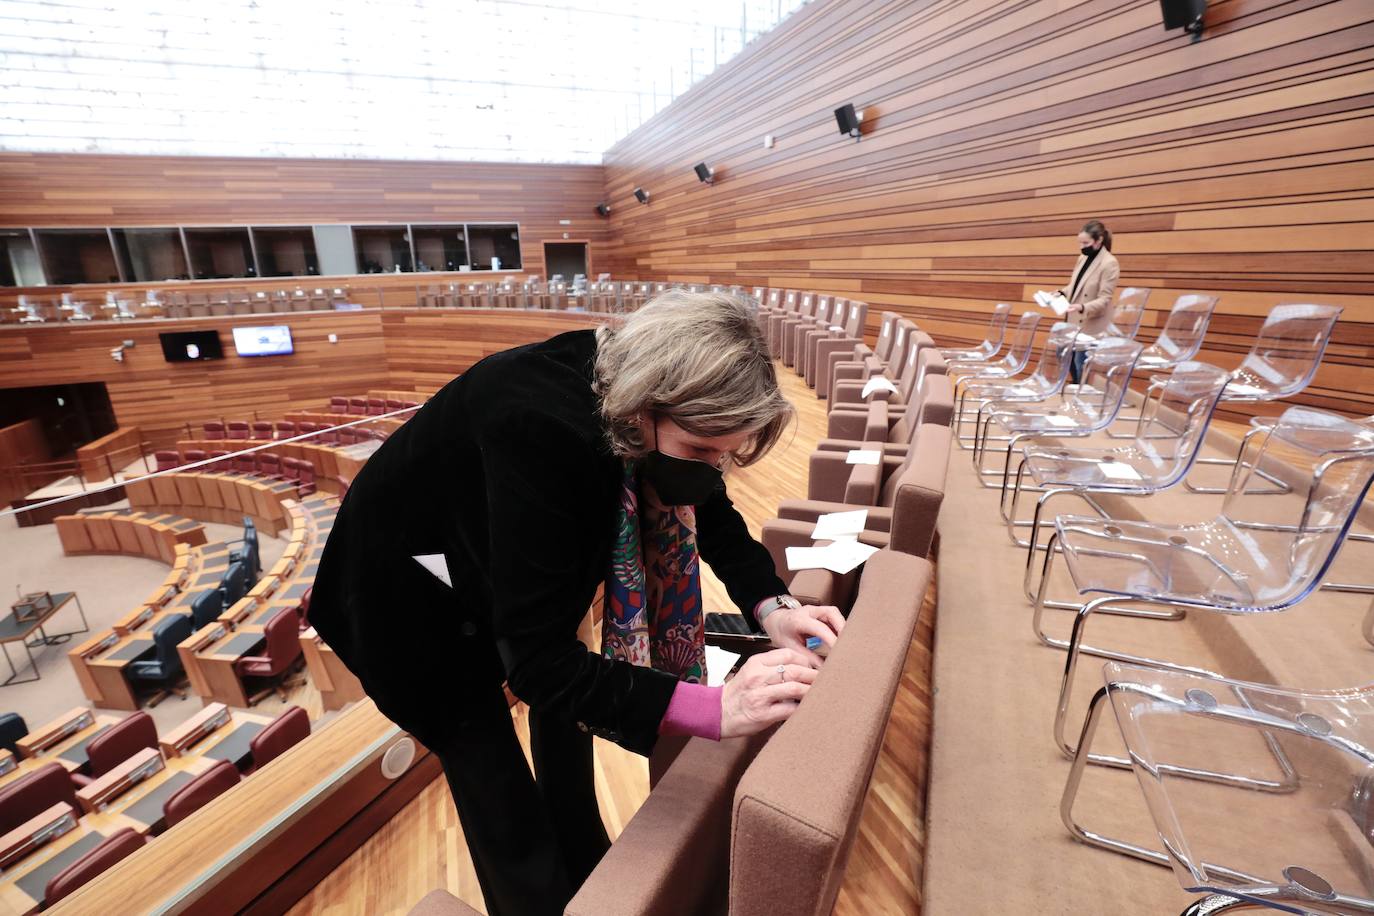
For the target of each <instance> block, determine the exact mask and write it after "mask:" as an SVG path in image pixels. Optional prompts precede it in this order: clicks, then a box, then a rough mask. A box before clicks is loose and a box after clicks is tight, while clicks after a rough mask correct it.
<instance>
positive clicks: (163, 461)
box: [153, 449, 181, 471]
mask: <svg viewBox="0 0 1374 916" xmlns="http://www.w3.org/2000/svg"><path fill="white" fill-rule="evenodd" d="M153 457H154V458H156V459H157V469H158V470H159V471H170V470H171V469H172V468H179V467H181V455H180V454H179V453H178V452H174V451H171V450H170V449H158V450H157V451H155V452H153Z"/></svg>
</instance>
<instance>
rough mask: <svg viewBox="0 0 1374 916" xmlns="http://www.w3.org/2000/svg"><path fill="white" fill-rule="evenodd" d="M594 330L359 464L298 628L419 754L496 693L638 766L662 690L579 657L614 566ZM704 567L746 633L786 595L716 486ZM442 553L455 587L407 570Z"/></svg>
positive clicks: (703, 523) (620, 667)
mask: <svg viewBox="0 0 1374 916" xmlns="http://www.w3.org/2000/svg"><path fill="white" fill-rule="evenodd" d="M595 353H596V339H595V334H594V332H592V331H573V332H570V333H567V334H561V335H559V336H557V337H554V338H551V339H550V340H547V341H544V342H543V343H538V344H531V345H528V346H523V347H516V348H515V349H512V350H507V351H505V352H502V353H497V354H494V355H492V356H490V357H488V358H486V359H484V360H482V361H481V362H479V363H477V364H476V365H475V366H473V367H472V369H471V370H469V371H468V372H467V373H466V374H464V375H462V376H460V377H459V378H457V379H454V380H453V381H452V382H450V383H449V384H447V385H445V386H444V388H443V389H442V390H441V391H439V392H438V394H436V395H435V396H434V397H433V398H431V399H430V400H429V401H428V402H427V403H426V404H425V405H424V406H423V407H421V408H420V409H419V410H418V411H416V412H415V414H414V416H412V418H411V419H410V420H409V421H408V422H406V424H405V425H404V426H402V427H401V428H400V429H399V430H398V431H397V432H396V433H394V434H393V435H392V436H391V437H390V438H389V439H387V440H386V442H384V443H383V444H382V446H381V448H380V449H378V450H377V452H376V453H375V454H374V455H373V456H372V457H371V458H370V459H369V460H368V462H367V464H366V465H364V467H363V469H362V470H361V471H360V472H359V474H358V477H357V479H356V480H354V481H353V485H352V487H351V488H350V489H349V491H348V495H347V496H346V497H345V498H344V501H343V504H342V506H341V507H340V509H339V513H338V517H337V519H336V521H335V523H334V528H333V531H332V532H331V533H330V536H329V539H328V541H327V543H326V545H325V549H324V554H323V557H322V559H321V561H320V568H319V573H318V576H317V577H316V579H315V585H314V592H313V593H312V600H311V605H310V621H311V623H312V624H313V625H314V626H315V628H316V629H317V630H318V631H319V633H320V635H321V636H323V637H324V639H325V641H326V642H327V643H329V645H330V646H331V647H333V649H334V650H335V651H336V652H337V653H338V654H339V657H340V658H341V659H342V660H343V661H344V663H345V664H346V665H347V666H348V667H349V668H350V669H351V670H352V671H353V672H354V673H355V674H357V675H358V677H359V678H360V679H361V681H362V683H363V686H364V687H365V688H366V690H367V692H368V695H369V696H371V697H372V698H373V700H374V701H375V702H376V703H377V706H378V707H379V708H380V709H381V711H382V712H383V713H385V714H386V715H387V717H388V718H390V719H391V720H392V721H394V722H396V723H397V724H398V725H400V726H401V727H402V728H405V729H406V730H407V731H410V732H411V733H412V734H414V735H415V736H416V737H417V738H419V739H420V740H421V741H423V742H424V743H425V744H427V745H429V746H430V747H431V748H435V747H439V746H441V745H443V744H444V743H445V742H447V741H449V740H451V739H453V738H454V736H455V735H460V734H461V727H462V725H463V723H464V721H466V719H467V717H468V716H469V715H473V716H476V715H481V714H483V713H478V712H476V711H475V710H476V709H490V704H478V703H472V704H467V703H465V695H474V694H473V692H474V691H490V690H492V689H495V688H498V687H499V685H500V683H501V682H502V681H503V680H505V681H507V682H508V683H509V686H510V689H511V691H512V692H513V693H514V694H515V695H516V696H517V697H519V698H520V699H521V700H524V701H525V702H526V703H528V704H530V706H532V707H541V708H544V709H545V710H548V711H553V712H555V713H556V714H559V715H566V716H567V717H568V718H569V719H571V720H574V721H577V722H579V723H584V724H585V725H586V726H587V727H588V728H589V729H590V730H591V731H593V732H594V733H596V734H598V735H601V736H602V737H605V738H608V739H610V740H612V741H615V742H617V743H619V744H621V745H623V746H624V747H626V748H628V749H630V750H633V751H637V752H639V753H642V754H647V753H649V751H650V750H652V748H653V745H654V741H655V739H656V737H657V734H658V725H659V721H660V720H661V719H662V717H663V713H664V710H665V709H666V708H667V705H668V701H669V699H670V698H671V696H672V692H673V688H674V686H675V683H676V682H675V679H674V678H673V677H672V676H670V675H668V674H664V673H662V672H659V671H654V670H652V669H649V668H644V667H637V666H634V665H631V664H629V663H628V662H622V661H611V660H608V659H605V658H602V657H601V656H600V655H598V654H596V653H594V652H589V651H587V649H586V647H584V646H583V645H582V643H581V642H579V641H578V639H577V635H576V634H577V627H578V623H579V622H580V621H581V619H582V617H583V615H584V614H585V613H586V610H587V608H588V607H589V605H590V604H591V601H592V599H593V597H594V594H595V591H596V588H597V586H598V585H599V584H600V583H601V582H602V581H603V580H604V579H605V576H606V573H607V571H608V568H609V564H610V554H611V546H612V536H613V533H614V527H615V512H616V506H617V501H618V494H617V488H618V487H619V486H620V480H621V475H622V470H621V462H620V460H619V459H618V458H616V457H615V456H614V455H612V454H611V452H610V450H609V447H608V445H607V442H606V437H605V434H604V432H603V427H602V423H601V420H600V417H599V414H598V412H597V398H596V395H595V394H594V393H593V392H592V388H591V384H592V361H593V359H594V357H595ZM697 528H698V531H697V546H698V550H699V553H700V555H701V558H702V559H703V560H704V561H705V562H706V563H708V564H709V565H710V566H711V568H712V569H713V570H714V571H715V573H716V574H717V575H718V576H719V577H720V578H721V580H722V581H723V582H724V583H725V585H726V588H727V589H728V590H729V592H730V597H731V598H732V599H733V600H734V601H735V603H736V604H738V605H739V607H740V608H741V609H743V610H744V611H745V613H746V615H747V616H749V617H750V619H751V622H752V609H753V607H754V605H755V604H757V603H758V602H759V601H760V600H762V599H763V598H766V597H768V596H770V595H776V594H780V593H782V592H784V591H785V586H784V584H783V582H782V580H781V579H779V578H778V576H777V573H776V571H775V570H774V568H773V563H772V559H771V558H770V557H769V554H768V552H767V551H766V550H764V548H763V546H762V545H760V544H759V543H758V542H757V541H755V540H754V539H753V538H752V537H751V536H750V534H749V532H748V529H747V528H746V526H745V524H744V520H743V519H742V518H741V517H740V515H739V513H738V512H737V511H736V510H735V508H734V506H733V505H731V503H730V499H729V497H728V496H727V495H726V493H725V488H724V487H723V486H722V487H721V488H719V489H718V490H717V491H716V492H715V494H714V495H713V496H712V497H711V498H710V499H709V500H707V501H706V502H705V503H704V504H702V505H701V506H699V507H697ZM424 554H443V555H444V557H445V559H446V561H447V564H448V570H449V575H450V577H451V579H452V582H453V587H452V588H449V587H448V586H445V585H444V584H443V583H442V582H440V581H439V580H438V579H437V578H436V577H435V576H434V575H433V574H432V573H430V572H429V571H428V570H426V569H425V568H424V567H422V566H421V565H420V564H419V562H417V561H416V560H415V559H414V557H416V556H419V555H424Z"/></svg>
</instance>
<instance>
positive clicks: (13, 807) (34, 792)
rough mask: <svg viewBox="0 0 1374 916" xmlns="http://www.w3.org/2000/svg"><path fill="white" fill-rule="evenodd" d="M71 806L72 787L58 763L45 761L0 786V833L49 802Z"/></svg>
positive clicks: (30, 815)
mask: <svg viewBox="0 0 1374 916" xmlns="http://www.w3.org/2000/svg"><path fill="white" fill-rule="evenodd" d="M60 802H66V803H67V804H69V805H71V806H72V807H73V808H75V807H76V806H77V805H76V786H75V785H73V784H72V779H71V777H70V776H68V775H67V771H66V770H65V769H63V767H62V764H60V763H48V764H44V765H43V766H41V767H39V768H38V769H36V770H34V771H33V772H32V773H30V774H29V775H27V776H21V777H19V778H18V779H16V780H14V781H13V782H11V783H10V784H9V785H7V786H5V787H4V788H3V789H0V834H5V833H9V832H10V831H11V830H13V829H14V828H15V827H18V826H19V825H20V824H22V823H24V822H25V821H27V820H28V819H29V818H33V817H37V816H38V815H40V814H42V813H43V812H44V811H47V810H48V809H49V808H51V807H52V806H53V805H56V804H58V803H60Z"/></svg>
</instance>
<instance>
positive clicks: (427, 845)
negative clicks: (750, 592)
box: [291, 365, 935, 914]
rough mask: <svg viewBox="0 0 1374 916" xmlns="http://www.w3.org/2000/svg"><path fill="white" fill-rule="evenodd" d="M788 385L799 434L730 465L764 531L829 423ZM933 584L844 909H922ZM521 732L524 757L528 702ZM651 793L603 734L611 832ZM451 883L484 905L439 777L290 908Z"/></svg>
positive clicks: (393, 897) (802, 490) (709, 596)
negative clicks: (756, 458) (742, 464)
mask: <svg viewBox="0 0 1374 916" xmlns="http://www.w3.org/2000/svg"><path fill="white" fill-rule="evenodd" d="M779 374H780V380H781V382H782V385H783V390H784V392H785V393H786V394H787V396H788V397H789V398H790V399H791V401H792V403H793V404H794V405H795V406H796V408H797V424H796V427H795V431H794V434H792V435H789V436H785V437H784V438H783V441H782V443H781V444H780V445H779V446H778V447H777V448H776V449H775V450H774V451H773V453H772V454H770V455H769V456H768V457H767V458H766V459H765V460H764V461H763V462H761V463H760V464H759V465H756V466H754V467H751V468H744V469H736V470H734V471H732V472H730V474H729V476H728V478H727V481H728V484H729V491H730V497H731V499H732V500H733V501H734V503H735V505H736V506H737V507H738V508H739V510H740V512H741V514H742V515H743V516H744V518H745V519H746V520H747V521H748V523H749V526H750V529H751V530H752V531H753V532H754V534H755V535H756V536H757V535H758V533H759V529H760V527H761V526H762V523H763V522H764V521H765V520H766V519H769V518H772V517H773V516H774V515H775V514H776V511H775V510H776V507H777V504H778V502H779V501H781V500H783V499H787V498H791V497H797V496H805V494H806V477H807V459H808V457H809V456H810V454H811V451H812V448H813V447H814V445H815V443H816V442H817V440H819V439H820V438H823V436H824V431H825V402H824V401H819V400H817V399H816V396H815V393H814V392H812V391H811V389H809V388H807V387H806V385H805V384H804V383H803V382H802V381H801V380H800V379H798V378H797V376H796V375H795V373H793V372H792V370H791V369H787V368H785V367H783V366H781V365H779ZM702 585H703V590H704V592H705V598H706V606H707V608H708V609H710V610H729V609H731V608H733V605H732V604H731V603H730V600H729V598H728V597H727V596H726V595H725V591H724V588H723V587H722V586H721V585H720V582H719V581H718V580H716V579H715V577H714V576H712V575H711V574H710V571H709V570H705V571H704V574H703V582H702ZM934 599H935V587H934V586H932V589H931V593H930V594H929V595H927V596H926V613H924V614H923V615H922V619H921V622H920V624H919V625H918V627H917V633H916V637H915V639H914V640H913V642H912V646H911V649H910V651H909V652H908V656H907V665H906V670H905V671H904V673H903V676H902V681H901V684H900V686H899V688H898V695H897V699H896V703H895V705H894V708H893V715H892V719H891V721H890V723H889V726H888V731H887V734H886V736H885V739H884V743H883V748H882V751H881V754H880V757H879V760H878V763H877V767H876V770H875V772H874V777H873V782H872V784H871V785H870V787H869V793H868V798H867V800H866V802H865V809H864V814H863V820H862V823H861V826H860V832H859V835H858V837H857V839H856V840H855V846H854V853H853V858H852V859H851V862H850V866H849V871H848V872H847V874H846V877H845V882H844V886H843V887H842V888H841V891H840V897H839V900H838V902H837V904H836V907H835V912H836V913H844V914H861V913H862V914H877V913H915V912H918V911H919V909H920V899H921V876H920V863H921V858H922V854H923V849H924V831H923V824H924V820H925V818H924V809H925V796H924V784H925V772H926V764H927V745H928V735H929V728H930V711H931V697H930V694H929V690H928V687H927V685H928V683H929V681H928V676H927V675H926V674H925V673H924V672H927V671H928V670H929V666H930V654H931V645H932V638H933V621H934V609H935V600H934ZM514 716H515V723H516V729H517V731H518V732H519V734H520V736H521V741H522V743H524V744H525V746H526V753H527V754H528V728H527V724H526V721H525V715H524V712H523V707H521V706H517V707H516V708H515V710H514ZM648 791H649V782H648V771H647V766H646V764H645V761H644V759H643V758H642V757H639V756H637V755H635V754H631V753H629V752H627V751H624V750H622V749H621V748H619V747H617V746H616V745H614V744H610V743H608V742H605V741H601V740H599V739H598V740H597V741H596V793H597V798H598V799H599V800H600V803H601V813H602V816H603V819H604V820H605V822H606V828H607V830H608V831H609V832H610V834H611V836H612V838H614V837H616V836H618V835H619V834H620V831H621V830H622V829H623V828H624V826H625V824H626V823H627V822H628V821H629V819H630V818H631V817H632V816H633V815H634V812H635V811H636V810H637V809H638V807H639V805H640V804H641V803H642V802H643V800H644V798H645V797H646V796H647V794H648ZM439 887H442V888H447V889H448V890H449V891H450V892H452V893H454V894H456V895H457V896H459V897H461V898H462V899H464V900H466V901H467V902H468V903H470V904H472V905H473V906H475V907H478V908H479V909H481V908H482V895H481V892H480V890H479V889H478V886H477V879H476V876H475V874H474V873H473V869H472V862H471V861H470V859H469V858H468V854H467V848H466V846H465V845H464V842H463V835H462V830H461V828H460V827H459V825H458V817H457V813H456V812H455V810H454V807H453V801H452V799H451V798H450V796H449V792H448V787H447V786H446V785H445V784H444V781H443V780H442V779H439V780H436V781H435V782H433V783H432V784H430V785H429V786H428V787H427V788H426V789H425V790H424V791H423V792H422V793H421V794H420V795H419V796H417V797H416V798H415V800H414V801H412V802H411V803H410V804H409V805H408V806H406V807H405V808H404V809H403V810H402V811H401V812H400V813H399V814H397V815H396V817H394V818H393V819H392V820H391V821H390V822H389V823H388V824H387V825H386V826H385V827H383V828H382V830H380V831H379V832H378V833H377V834H376V835H374V836H373V837H372V838H371V839H370V840H368V842H367V843H366V844H364V845H363V846H362V847H361V848H360V849H359V850H358V851H357V852H355V853H354V854H353V855H352V856H351V857H349V858H348V859H347V860H346V861H345V862H344V863H343V864H342V865H341V866H339V868H337V869H335V871H334V872H333V873H332V874H331V875H330V876H329V877H328V878H326V879H325V880H324V881H322V882H321V883H320V884H319V885H318V886H317V887H316V888H315V889H314V890H313V891H312V892H311V893H310V895H309V896H307V897H305V898H303V899H302V900H301V901H300V902H299V903H298V904H297V905H296V906H295V907H294V908H293V909H292V911H291V912H292V913H296V914H304V913H327V914H354V913H358V914H363V913H366V914H374V913H376V914H380V913H405V912H406V911H407V910H408V909H409V907H410V906H411V905H413V904H414V903H415V902H416V901H417V900H419V899H420V898H421V897H422V896H424V894H426V893H427V892H429V891H430V890H433V889H434V888H439Z"/></svg>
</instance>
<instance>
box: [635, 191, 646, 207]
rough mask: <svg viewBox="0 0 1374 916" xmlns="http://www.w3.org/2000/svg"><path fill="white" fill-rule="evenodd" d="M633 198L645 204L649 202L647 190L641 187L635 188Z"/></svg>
mask: <svg viewBox="0 0 1374 916" xmlns="http://www.w3.org/2000/svg"><path fill="white" fill-rule="evenodd" d="M635 200H637V201H639V202H640V203H642V204H647V203H648V202H649V192H648V191H646V190H644V189H643V188H635Z"/></svg>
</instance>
